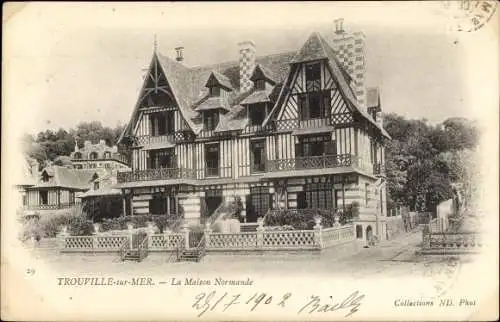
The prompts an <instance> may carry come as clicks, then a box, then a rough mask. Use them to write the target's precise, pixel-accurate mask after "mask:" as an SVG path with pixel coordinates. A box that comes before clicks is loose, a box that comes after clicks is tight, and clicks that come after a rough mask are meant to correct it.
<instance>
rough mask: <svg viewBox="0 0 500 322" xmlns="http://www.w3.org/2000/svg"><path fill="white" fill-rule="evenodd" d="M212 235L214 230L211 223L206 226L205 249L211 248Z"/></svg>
mask: <svg viewBox="0 0 500 322" xmlns="http://www.w3.org/2000/svg"><path fill="white" fill-rule="evenodd" d="M211 234H212V228H211V227H210V223H209V222H208V223H206V224H205V248H207V249H208V248H210V235H211Z"/></svg>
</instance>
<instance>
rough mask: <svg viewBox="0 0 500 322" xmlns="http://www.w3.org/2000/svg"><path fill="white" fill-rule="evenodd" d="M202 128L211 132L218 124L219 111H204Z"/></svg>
mask: <svg viewBox="0 0 500 322" xmlns="http://www.w3.org/2000/svg"><path fill="white" fill-rule="evenodd" d="M204 116H205V117H204V119H203V126H204V128H203V129H204V130H205V131H212V130H214V129H215V127H216V126H217V124H218V123H219V111H205V112H204Z"/></svg>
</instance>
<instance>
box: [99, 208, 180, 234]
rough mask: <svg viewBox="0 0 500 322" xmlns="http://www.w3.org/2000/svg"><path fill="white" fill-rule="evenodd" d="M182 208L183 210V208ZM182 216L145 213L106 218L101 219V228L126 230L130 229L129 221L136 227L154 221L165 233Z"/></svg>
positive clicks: (161, 231)
mask: <svg viewBox="0 0 500 322" xmlns="http://www.w3.org/2000/svg"><path fill="white" fill-rule="evenodd" d="M180 210H182V208H181V209H180ZM181 214H182V211H181ZM181 216H182V215H177V216H172V215H151V214H145V215H133V216H126V217H118V218H106V219H103V220H102V221H101V228H102V231H110V230H126V229H128V224H129V223H131V224H132V225H133V227H134V228H144V227H147V226H148V222H153V223H155V224H156V226H157V227H158V228H159V229H160V233H163V232H164V231H165V230H167V229H171V228H172V226H174V225H176V224H178V223H179V220H180V219H181V218H182V217H181ZM173 228H175V227H173Z"/></svg>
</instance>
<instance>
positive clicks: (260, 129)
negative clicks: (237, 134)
mask: <svg viewBox="0 0 500 322" xmlns="http://www.w3.org/2000/svg"><path fill="white" fill-rule="evenodd" d="M274 130H275V127H274V123H269V124H267V125H266V126H262V125H261V124H257V125H247V126H245V128H244V129H243V131H242V132H241V133H242V134H250V133H251V134H260V133H262V134H266V133H269V132H272V131H274Z"/></svg>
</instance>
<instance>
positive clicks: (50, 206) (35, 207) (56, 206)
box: [23, 202, 76, 210]
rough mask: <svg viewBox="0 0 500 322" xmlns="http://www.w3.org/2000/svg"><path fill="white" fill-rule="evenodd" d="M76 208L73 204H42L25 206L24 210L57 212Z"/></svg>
mask: <svg viewBox="0 0 500 322" xmlns="http://www.w3.org/2000/svg"><path fill="white" fill-rule="evenodd" d="M74 206H76V204H75V203H74V202H73V203H60V204H40V205H24V206H23V209H26V210H55V209H66V208H71V207H74Z"/></svg>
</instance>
